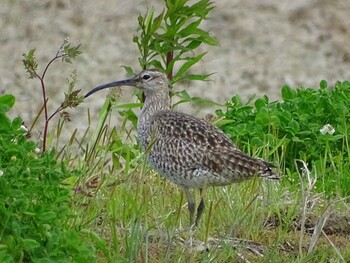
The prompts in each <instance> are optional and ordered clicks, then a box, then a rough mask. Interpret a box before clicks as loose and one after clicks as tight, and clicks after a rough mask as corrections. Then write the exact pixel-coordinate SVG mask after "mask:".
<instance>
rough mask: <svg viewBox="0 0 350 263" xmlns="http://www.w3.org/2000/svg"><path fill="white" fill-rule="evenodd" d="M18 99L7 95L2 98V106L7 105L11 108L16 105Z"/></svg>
mask: <svg viewBox="0 0 350 263" xmlns="http://www.w3.org/2000/svg"><path fill="white" fill-rule="evenodd" d="M15 101H16V98H15V97H14V96H12V95H10V94H5V95H3V96H1V97H0V105H1V104H3V105H7V106H8V107H9V109H10V108H12V107H13V105H14V104H15Z"/></svg>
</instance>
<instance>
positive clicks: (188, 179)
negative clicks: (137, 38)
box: [85, 69, 278, 226]
mask: <svg viewBox="0 0 350 263" xmlns="http://www.w3.org/2000/svg"><path fill="white" fill-rule="evenodd" d="M116 86H134V87H137V88H139V89H141V90H142V91H143V92H144V94H145V96H146V99H145V102H144V105H143V108H142V111H141V115H140V116H139V119H138V124H137V135H138V139H139V141H140V143H141V146H142V148H143V150H144V151H145V152H146V155H147V159H148V162H149V163H150V165H151V166H152V167H153V168H154V169H155V170H156V171H157V172H158V173H159V174H161V175H162V176H164V177H166V178H167V179H169V180H170V181H172V182H173V183H175V184H177V185H178V186H180V187H182V188H183V190H184V193H185V196H186V199H187V202H188V209H189V214H190V224H191V226H193V224H194V225H195V226H197V225H198V223H199V220H200V218H201V216H202V213H203V210H204V207H205V206H204V199H203V198H204V191H205V189H206V188H207V187H209V186H225V185H229V184H232V183H238V182H241V181H244V180H248V179H251V178H253V177H254V176H260V177H264V178H269V179H277V178H278V177H277V176H276V174H275V173H274V172H273V171H272V170H271V168H272V167H273V165H272V164H270V163H268V162H265V161H263V160H261V159H257V158H253V157H250V156H248V155H246V154H245V153H243V152H242V151H240V150H239V149H238V148H237V147H236V146H235V144H234V143H233V142H232V141H231V140H230V139H229V138H228V137H227V136H226V135H225V134H224V133H223V132H222V131H221V130H219V129H218V128H216V127H215V126H213V125H211V124H209V123H207V122H205V121H204V120H200V119H197V118H195V117H193V116H191V115H188V114H185V113H181V112H176V111H172V110H171V103H170V96H169V81H168V78H167V76H166V75H165V74H164V73H163V72H161V71H159V70H156V69H147V70H144V71H142V72H141V73H139V74H138V75H136V76H135V77H133V78H131V79H127V80H122V81H116V82H111V83H108V84H104V85H100V86H98V87H96V88H94V89H93V90H91V91H90V92H88V93H87V94H86V95H85V98H86V97H89V96H90V95H91V94H93V93H95V92H96V91H99V90H102V89H106V88H111V87H116ZM191 188H195V189H199V191H200V203H199V205H198V207H197V214H196V217H194V216H195V210H196V204H195V200H194V198H193V197H192V195H191V193H190V189H191Z"/></svg>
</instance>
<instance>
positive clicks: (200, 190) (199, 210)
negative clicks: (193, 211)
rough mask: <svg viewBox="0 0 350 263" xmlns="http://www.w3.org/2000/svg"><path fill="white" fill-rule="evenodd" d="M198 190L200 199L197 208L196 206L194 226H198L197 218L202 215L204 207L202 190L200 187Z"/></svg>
mask: <svg viewBox="0 0 350 263" xmlns="http://www.w3.org/2000/svg"><path fill="white" fill-rule="evenodd" d="M199 192H200V198H201V201H200V203H199V205H198V208H197V216H196V221H195V226H196V227H197V226H198V223H199V220H200V219H201V216H202V214H203V211H204V208H205V204H204V198H203V196H204V190H203V189H202V188H201V189H199Z"/></svg>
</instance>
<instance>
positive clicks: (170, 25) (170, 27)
mask: <svg viewBox="0 0 350 263" xmlns="http://www.w3.org/2000/svg"><path fill="white" fill-rule="evenodd" d="M164 2H165V5H166V10H165V11H163V12H162V13H160V14H159V15H158V16H157V17H156V18H153V17H154V11H153V9H150V10H149V11H148V12H147V13H146V15H145V16H139V18H138V21H139V28H138V31H139V32H140V36H134V39H133V41H134V42H135V43H136V44H137V46H138V48H139V51H140V54H141V57H140V58H139V63H140V66H141V68H143V69H146V68H149V67H150V66H154V67H156V68H159V69H162V70H164V71H165V72H166V73H167V74H168V77H169V79H170V80H171V81H172V83H176V82H178V81H182V80H185V79H189V80H206V79H207V78H208V76H209V75H207V74H204V75H196V74H195V75H194V74H188V73H187V71H188V70H189V68H191V67H192V66H193V65H194V64H196V63H197V62H198V61H199V60H201V59H202V58H203V56H204V55H205V54H206V53H200V54H198V55H195V54H194V51H195V50H196V49H197V48H198V47H199V46H200V45H202V44H203V43H205V44H209V45H217V41H216V39H214V38H213V37H212V36H211V35H210V34H209V33H208V32H206V31H204V30H203V29H201V28H200V24H201V23H202V21H203V20H204V19H207V16H208V13H209V12H210V11H211V10H212V9H213V5H212V3H211V2H210V1H209V0H200V1H197V2H196V3H193V4H192V5H189V4H188V2H189V1H188V0H165V1H164ZM178 62H180V63H181V66H180V67H179V69H178V70H177V72H175V73H174V65H175V64H176V63H178Z"/></svg>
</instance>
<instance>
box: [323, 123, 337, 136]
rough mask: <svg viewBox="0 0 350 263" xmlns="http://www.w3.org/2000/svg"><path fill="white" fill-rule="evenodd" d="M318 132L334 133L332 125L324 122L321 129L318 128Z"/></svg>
mask: <svg viewBox="0 0 350 263" xmlns="http://www.w3.org/2000/svg"><path fill="white" fill-rule="evenodd" d="M320 133H321V134H327V133H328V134H330V135H332V134H333V133H335V129H334V128H333V127H332V125H330V124H326V125H325V126H323V127H322V129H320Z"/></svg>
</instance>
